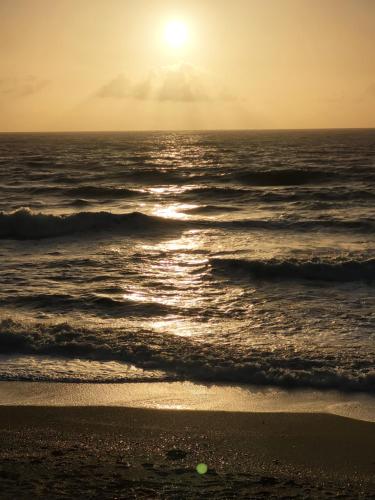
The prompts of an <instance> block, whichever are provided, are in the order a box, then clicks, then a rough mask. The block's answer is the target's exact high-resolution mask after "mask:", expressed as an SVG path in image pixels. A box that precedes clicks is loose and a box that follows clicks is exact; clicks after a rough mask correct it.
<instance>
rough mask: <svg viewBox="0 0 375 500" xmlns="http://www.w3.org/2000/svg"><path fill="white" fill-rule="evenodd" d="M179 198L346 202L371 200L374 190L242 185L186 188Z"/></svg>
mask: <svg viewBox="0 0 375 500" xmlns="http://www.w3.org/2000/svg"><path fill="white" fill-rule="evenodd" d="M178 197H179V198H182V199H185V200H189V201H200V202H201V201H202V199H203V200H205V199H207V198H209V199H224V200H231V201H232V202H233V203H235V202H236V201H242V200H246V201H251V202H256V203H259V202H262V203H263V202H264V203H277V202H283V203H288V202H295V201H300V202H302V203H303V202H306V203H307V202H309V201H324V202H327V201H332V202H346V201H366V202H367V201H372V200H375V192H374V190H373V189H371V188H368V189H354V188H347V187H342V186H335V187H334V188H320V189H316V188H307V187H303V188H299V189H298V190H297V189H295V190H290V189H273V190H269V189H267V190H265V189H256V188H252V189H249V188H244V187H238V188H236V187H224V186H212V187H208V186H206V187H198V188H190V189H187V190H186V191H184V192H182V193H180V194H179V195H178Z"/></svg>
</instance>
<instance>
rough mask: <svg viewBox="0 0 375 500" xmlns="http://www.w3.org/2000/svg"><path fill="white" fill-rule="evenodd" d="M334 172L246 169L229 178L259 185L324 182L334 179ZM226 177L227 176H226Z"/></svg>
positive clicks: (296, 169) (291, 169) (294, 169)
mask: <svg viewBox="0 0 375 500" xmlns="http://www.w3.org/2000/svg"><path fill="white" fill-rule="evenodd" d="M334 177H335V176H334V174H333V173H332V172H328V171H326V170H317V169H300V168H286V169H277V170H262V171H253V172H249V171H244V172H236V173H234V174H231V175H230V176H228V178H229V180H234V181H237V182H241V183H242V184H251V185H257V186H287V185H302V184H310V183H316V182H324V181H327V180H329V179H333V178H334ZM224 179H226V177H224Z"/></svg>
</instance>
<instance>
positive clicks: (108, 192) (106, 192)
mask: <svg viewBox="0 0 375 500" xmlns="http://www.w3.org/2000/svg"><path fill="white" fill-rule="evenodd" d="M64 193H65V194H67V195H69V196H78V197H81V196H82V197H83V198H85V197H87V198H112V199H113V198H132V197H136V196H139V195H144V194H145V193H143V192H141V191H137V190H135V189H126V188H115V187H110V186H108V187H104V186H100V187H99V186H79V187H74V188H68V189H64Z"/></svg>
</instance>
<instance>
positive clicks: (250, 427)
mask: <svg viewBox="0 0 375 500" xmlns="http://www.w3.org/2000/svg"><path fill="white" fill-rule="evenodd" d="M200 462H204V463H206V464H207V465H208V472H207V474H205V475H203V476H200V475H199V474H198V473H197V472H196V470H195V467H196V465H197V464H198V463H200ZM336 495H341V496H343V497H346V498H369V497H371V496H375V424H374V423H370V422H363V421H357V420H351V419H348V418H343V417H338V416H334V415H325V414H314V413H311V414H302V413H246V412H242V413H241V412H236V413H235V412H233V413H231V412H212V411H185V410H184V411H181V410H179V411H172V410H150V409H139V408H119V407H94V406H91V407H42V406H39V407H34V406H27V407H26V406H3V407H1V408H0V498H2V499H3V498H4V499H15V498H17V499H22V498H98V499H99V498H101V499H103V498H104V499H105V498H176V499H177V498H198V497H199V498H223V499H224V498H268V497H270V496H271V497H272V496H274V497H276V498H290V497H296V498H300V497H304V498H330V497H332V496H336Z"/></svg>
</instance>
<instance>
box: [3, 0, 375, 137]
mask: <svg viewBox="0 0 375 500" xmlns="http://www.w3.org/2000/svg"><path fill="white" fill-rule="evenodd" d="M173 22H177V23H180V24H177V34H174V32H173V28H174V26H176V25H173V24H172V25H171V24H170V23H173ZM168 26H169V30H170V29H171V27H172V36H170V31H169V32H167V33H166V30H168ZM181 27H182V28H181ZM181 30H182V34H181ZM176 37H177V38H176ZM179 37H180V38H181V39H180V38H179ZM185 38H186V39H185ZM321 127H322V128H326V127H327V128H328V127H375V0H174V1H172V0H169V1H167V0H0V131H59V130H62V131H63V130H66V131H68V130H150V129H151V130H155V129H217V128H220V129H233V128H234V129H236V128H239V129H244V128H250V129H253V128H262V129H263V128H321Z"/></svg>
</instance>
